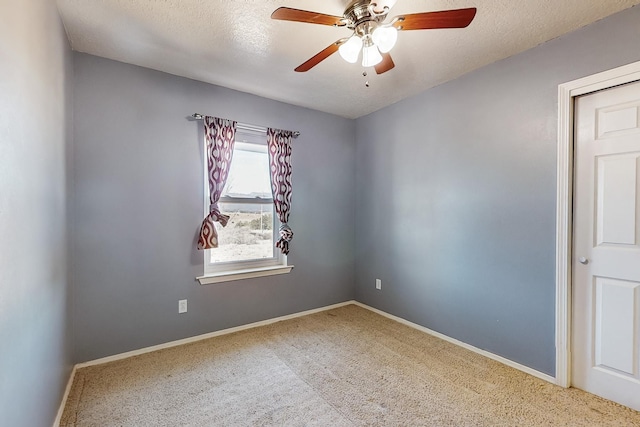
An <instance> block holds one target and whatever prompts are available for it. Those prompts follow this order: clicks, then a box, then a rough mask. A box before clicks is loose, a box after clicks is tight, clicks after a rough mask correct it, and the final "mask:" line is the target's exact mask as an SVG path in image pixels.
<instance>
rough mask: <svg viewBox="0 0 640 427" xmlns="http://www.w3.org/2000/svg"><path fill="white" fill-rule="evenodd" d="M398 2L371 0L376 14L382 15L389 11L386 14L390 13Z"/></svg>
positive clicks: (393, 0)
mask: <svg viewBox="0 0 640 427" xmlns="http://www.w3.org/2000/svg"><path fill="white" fill-rule="evenodd" d="M396 1H397V0H371V6H373V10H374V11H375V12H376V13H381V12H384V11H385V8H386V9H387V10H386V12H387V13H389V10H390V9H391V8H392V7H393V5H394V4H396Z"/></svg>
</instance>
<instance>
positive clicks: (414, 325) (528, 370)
mask: <svg viewBox="0 0 640 427" xmlns="http://www.w3.org/2000/svg"><path fill="white" fill-rule="evenodd" d="M353 304H355V305H357V306H359V307H362V308H366V309H367V310H370V311H373V312H374V313H377V314H379V315H381V316H384V317H387V318H389V319H391V320H395V321H396V322H398V323H402V324H403V325H406V326H409V327H411V328H414V329H417V330H419V331H421V332H424V333H427V334H429V335H433V336H434V337H437V338H440V339H442V340H445V341H447V342H450V343H452V344H455V345H457V346H460V347H462V348H466V349H467V350H470V351H473V352H474V353H478V354H481V355H483V356H485V357H488V358H489V359H493V360H495V361H498V362H500V363H503V364H505V365H507V366H510V367H512V368H515V369H518V370H520V371H522V372H526V373H527V374H529V375H533V376H534V377H537V378H540V379H542V380H545V381H549V382H550V383H552V384H556V379H555V378H554V377H552V376H551V375H548V374H545V373H544V372H540V371H537V370H535V369H533V368H530V367H528V366H525V365H521V364H520V363H517V362H514V361H513V360H509V359H507V358H505V357H502V356H498V355H497V354H493V353H491V352H488V351H486V350H482V349H479V348H478V347H474V346H472V345H471V344H467V343H465V342H462V341H459V340H457V339H455V338H451V337H449V336H447V335H444V334H441V333H440V332H436V331H434V330H431V329H429V328H425V327H424V326H420V325H418V324H417V323H413V322H410V321H408V320H406V319H403V318H401V317H397V316H394V315H393V314H389V313H387V312H384V311H382V310H378V309H377V308H373V307H369V306H368V305H366V304H363V303H361V302H358V301H353Z"/></svg>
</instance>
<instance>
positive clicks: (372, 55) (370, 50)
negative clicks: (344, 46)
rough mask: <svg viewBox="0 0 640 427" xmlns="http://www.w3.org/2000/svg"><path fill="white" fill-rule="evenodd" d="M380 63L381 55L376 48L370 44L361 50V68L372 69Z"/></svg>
mask: <svg viewBox="0 0 640 427" xmlns="http://www.w3.org/2000/svg"><path fill="white" fill-rule="evenodd" d="M380 61H382V55H380V51H378V47H377V46H376V45H375V44H370V45H369V46H365V47H364V48H363V49H362V66H363V67H365V68H366V67H373V66H375V65H378V64H379V63H380Z"/></svg>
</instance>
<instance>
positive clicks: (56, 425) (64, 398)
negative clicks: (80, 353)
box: [53, 365, 78, 427]
mask: <svg viewBox="0 0 640 427" xmlns="http://www.w3.org/2000/svg"><path fill="white" fill-rule="evenodd" d="M77 366H78V365H74V366H73V368H72V369H71V374H70V375H69V381H67V387H66V388H65V389H64V394H63V395H62V402H60V407H59V408H58V413H57V414H56V419H55V420H54V421H53V427H59V426H60V421H61V420H62V413H63V412H64V407H65V405H66V404H67V399H68V398H69V393H70V392H71V385H72V384H73V379H74V378H75V377H76V368H77Z"/></svg>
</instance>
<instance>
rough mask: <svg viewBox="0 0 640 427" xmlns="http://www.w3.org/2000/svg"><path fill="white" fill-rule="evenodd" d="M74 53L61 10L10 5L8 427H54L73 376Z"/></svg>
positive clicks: (3, 330) (2, 199)
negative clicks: (70, 188)
mask: <svg viewBox="0 0 640 427" xmlns="http://www.w3.org/2000/svg"><path fill="white" fill-rule="evenodd" d="M71 66H72V64H71V51H70V49H69V46H68V44H67V41H66V37H65V35H64V31H63V29H62V25H61V23H60V20H59V18H58V12H57V9H56V6H55V2H52V1H45V0H33V1H17V2H16V1H8V0H7V1H5V0H2V1H1V2H0V343H1V344H0V348H1V349H0V414H2V415H0V418H1V420H0V424H2V425H6V426H17V427H22V426H50V425H51V424H52V423H53V420H54V418H55V415H56V411H57V409H58V406H59V405H60V401H61V399H62V394H63V392H64V387H65V386H66V383H67V379H68V378H69V373H70V369H71V329H70V327H69V323H68V317H67V313H69V312H70V310H69V309H68V304H69V302H70V286H69V284H68V280H67V225H66V224H67V223H66V221H67V219H66V195H67V188H66V187H67V176H66V175H67V173H66V168H67V164H66V149H67V148H66V141H67V139H68V138H67V135H71V132H70V120H71V108H70V107H71V104H70V101H71V96H70V90H71V85H70V78H71Z"/></svg>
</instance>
